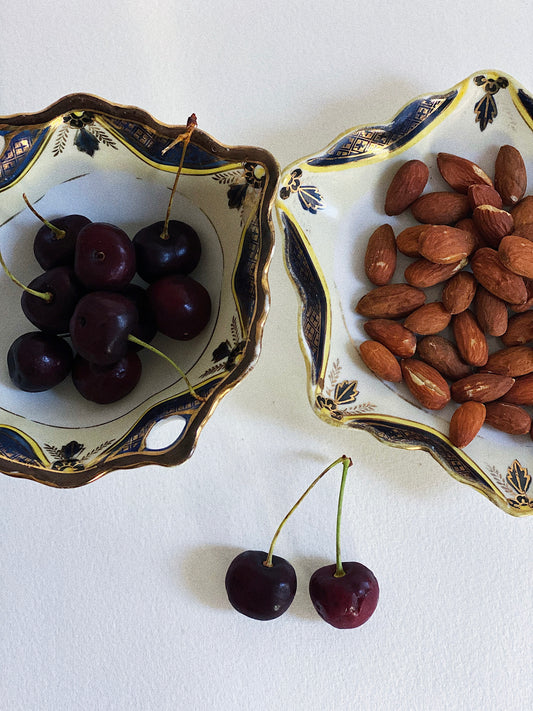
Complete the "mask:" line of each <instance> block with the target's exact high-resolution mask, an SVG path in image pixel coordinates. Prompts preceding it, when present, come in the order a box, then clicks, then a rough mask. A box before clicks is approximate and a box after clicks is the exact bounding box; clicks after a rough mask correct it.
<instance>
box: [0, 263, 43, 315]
mask: <svg viewBox="0 0 533 711" xmlns="http://www.w3.org/2000/svg"><path fill="white" fill-rule="evenodd" d="M0 264H1V265H2V268H3V270H4V271H5V273H6V274H7V276H8V277H9V278H10V279H11V281H12V282H14V283H15V284H16V285H17V286H20V288H21V289H24V291H27V292H28V294H31V295H32V296H37V297H38V298H39V299H43V301H47V302H48V303H50V301H52V299H53V298H54V295H53V294H52V292H51V291H37V290H36V289H31V288H30V287H29V286H26V285H25V284H23V283H22V282H21V281H19V280H18V279H17V277H16V276H15V275H14V274H12V273H11V272H10V271H9V268H8V266H7V264H6V263H5V261H4V257H3V256H2V252H0Z"/></svg>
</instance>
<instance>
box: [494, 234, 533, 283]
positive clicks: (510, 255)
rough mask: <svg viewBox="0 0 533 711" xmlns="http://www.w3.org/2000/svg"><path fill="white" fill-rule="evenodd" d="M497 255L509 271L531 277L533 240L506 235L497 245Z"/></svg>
mask: <svg viewBox="0 0 533 711" xmlns="http://www.w3.org/2000/svg"><path fill="white" fill-rule="evenodd" d="M498 256H499V258H500V261H501V263H502V264H503V265H504V266H505V267H507V269H509V270H510V271H512V272H514V273H515V274H520V276H524V277H528V279H533V242H530V240H528V239H526V238H524V237H519V236H518V235H507V236H506V237H504V238H503V239H502V241H501V242H500V244H499V246H498Z"/></svg>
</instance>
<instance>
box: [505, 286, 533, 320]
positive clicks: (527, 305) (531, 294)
mask: <svg viewBox="0 0 533 711" xmlns="http://www.w3.org/2000/svg"><path fill="white" fill-rule="evenodd" d="M524 284H525V286H526V295H527V298H526V300H525V301H523V302H522V303H521V304H509V308H510V309H511V311H514V312H515V313H517V314H522V313H524V312H525V311H529V309H533V279H527V278H526V277H524Z"/></svg>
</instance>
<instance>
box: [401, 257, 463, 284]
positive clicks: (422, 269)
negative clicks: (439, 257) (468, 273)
mask: <svg viewBox="0 0 533 711" xmlns="http://www.w3.org/2000/svg"><path fill="white" fill-rule="evenodd" d="M466 264H467V260H466V259H462V260H461V261H460V262H456V263H455V264H436V263H435V262H430V261H429V259H424V257H419V258H418V259H415V261H414V262H411V264H409V265H408V266H407V267H406V268H405V271H404V277H405V281H406V282H407V283H408V284H411V286H415V287H418V288H420V289H427V288H428V287H430V286H435V284H441V283H442V282H443V281H447V280H448V279H449V278H450V277H452V276H453V275H454V274H456V273H457V272H458V271H460V270H461V269H462V268H463V267H464V266H465V265H466Z"/></svg>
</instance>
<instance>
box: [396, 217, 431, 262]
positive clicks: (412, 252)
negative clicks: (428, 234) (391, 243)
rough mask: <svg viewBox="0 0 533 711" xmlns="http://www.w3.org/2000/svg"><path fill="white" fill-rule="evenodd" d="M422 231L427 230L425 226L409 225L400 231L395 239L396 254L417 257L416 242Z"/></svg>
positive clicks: (418, 253)
mask: <svg viewBox="0 0 533 711" xmlns="http://www.w3.org/2000/svg"><path fill="white" fill-rule="evenodd" d="M424 230H427V225H411V227H406V228H405V229H404V230H402V231H401V232H400V233H399V234H398V235H397V237H396V247H397V249H398V252H401V253H402V254H405V255H406V256H407V257H419V256H420V252H419V251H418V241H419V239H420V235H421V234H422V232H423V231H424Z"/></svg>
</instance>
